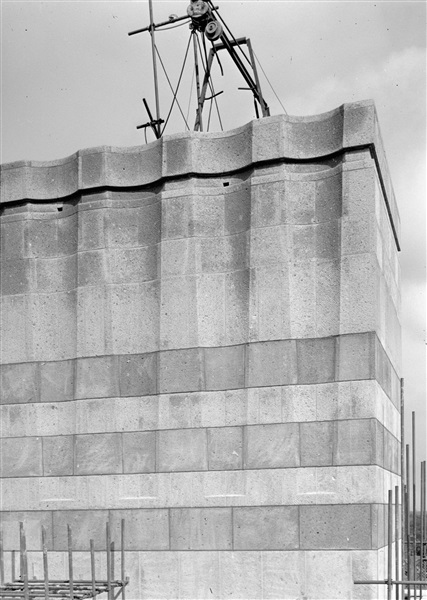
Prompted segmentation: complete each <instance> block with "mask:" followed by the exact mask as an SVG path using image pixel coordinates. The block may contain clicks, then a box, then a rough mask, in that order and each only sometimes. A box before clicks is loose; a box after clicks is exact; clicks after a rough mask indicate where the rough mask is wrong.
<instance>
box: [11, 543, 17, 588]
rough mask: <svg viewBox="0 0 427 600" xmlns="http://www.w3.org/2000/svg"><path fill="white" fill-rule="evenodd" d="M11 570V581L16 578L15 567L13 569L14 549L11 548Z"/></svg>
mask: <svg viewBox="0 0 427 600" xmlns="http://www.w3.org/2000/svg"><path fill="white" fill-rule="evenodd" d="M11 570H12V573H11V575H12V581H15V580H16V569H15V550H12V565H11Z"/></svg>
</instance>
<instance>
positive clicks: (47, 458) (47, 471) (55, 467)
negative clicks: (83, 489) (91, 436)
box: [43, 435, 74, 476]
mask: <svg viewBox="0 0 427 600" xmlns="http://www.w3.org/2000/svg"><path fill="white" fill-rule="evenodd" d="M73 472H74V440H73V436H72V435H60V436H52V437H45V438H43V475H45V476H61V475H72V474H73Z"/></svg>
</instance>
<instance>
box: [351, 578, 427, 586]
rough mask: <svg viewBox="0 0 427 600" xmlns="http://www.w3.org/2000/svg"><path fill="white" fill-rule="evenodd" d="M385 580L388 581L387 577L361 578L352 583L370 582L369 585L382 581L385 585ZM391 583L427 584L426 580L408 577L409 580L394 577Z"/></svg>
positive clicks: (366, 583)
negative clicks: (361, 579)
mask: <svg viewBox="0 0 427 600" xmlns="http://www.w3.org/2000/svg"><path fill="white" fill-rule="evenodd" d="M387 582H388V580H387V579H366V580H363V581H360V580H357V581H353V583H355V584H357V585H362V584H365V585H368V584H371V585H373V584H374V583H378V584H380V583H382V584H383V585H385V584H387ZM391 583H392V585H395V584H396V583H399V584H403V585H406V584H408V583H409V584H411V585H422V586H427V581H420V580H413V579H410V580H409V581H408V580H406V579H404V580H395V579H392V581H391Z"/></svg>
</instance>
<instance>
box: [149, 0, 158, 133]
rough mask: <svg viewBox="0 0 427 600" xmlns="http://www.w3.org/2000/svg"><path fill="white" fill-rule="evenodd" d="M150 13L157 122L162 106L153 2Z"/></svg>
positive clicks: (150, 4)
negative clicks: (160, 102) (160, 101)
mask: <svg viewBox="0 0 427 600" xmlns="http://www.w3.org/2000/svg"><path fill="white" fill-rule="evenodd" d="M148 7H149V12H150V36H151V53H152V57H153V76H154V95H155V98H156V120H157V121H159V120H160V104H159V82H158V78H157V60H156V42H155V38H154V17H153V0H148ZM155 127H156V131H157V133H158V135H157V137H160V124H159V123H157V125H156V126H155Z"/></svg>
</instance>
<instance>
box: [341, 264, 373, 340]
mask: <svg viewBox="0 0 427 600" xmlns="http://www.w3.org/2000/svg"><path fill="white" fill-rule="evenodd" d="M377 268H378V267H377V265H376V258H375V257H374V256H373V255H372V254H353V255H350V256H344V257H343V259H342V261H341V296H340V303H341V333H359V332H365V331H375V330H376V295H377V285H378V273H377Z"/></svg>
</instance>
